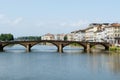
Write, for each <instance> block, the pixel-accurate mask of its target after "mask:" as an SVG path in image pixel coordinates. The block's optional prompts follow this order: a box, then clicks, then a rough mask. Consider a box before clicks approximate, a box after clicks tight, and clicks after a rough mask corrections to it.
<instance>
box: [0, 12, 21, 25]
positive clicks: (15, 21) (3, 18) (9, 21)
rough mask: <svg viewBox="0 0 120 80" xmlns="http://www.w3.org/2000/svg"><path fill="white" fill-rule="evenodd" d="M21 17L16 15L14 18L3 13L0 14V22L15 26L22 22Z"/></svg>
mask: <svg viewBox="0 0 120 80" xmlns="http://www.w3.org/2000/svg"><path fill="white" fill-rule="evenodd" d="M22 20H23V18H22V17H17V18H16V19H13V20H12V19H10V18H8V17H7V16H6V15H4V14H0V24H5V25H10V26H15V25H18V24H20V23H21V22H22Z"/></svg>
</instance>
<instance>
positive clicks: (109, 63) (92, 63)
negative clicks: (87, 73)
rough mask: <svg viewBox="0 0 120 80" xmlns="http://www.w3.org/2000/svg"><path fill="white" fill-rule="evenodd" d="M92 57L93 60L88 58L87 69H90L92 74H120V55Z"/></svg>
mask: <svg viewBox="0 0 120 80" xmlns="http://www.w3.org/2000/svg"><path fill="white" fill-rule="evenodd" d="M102 53H103V52H102ZM90 55H92V58H91V56H88V58H87V62H88V64H87V67H90V68H91V70H92V72H98V71H99V70H107V71H112V72H113V73H120V54H112V55H111V54H108V53H107V54H101V53H100V54H99V53H93V54H92V53H91V54H90Z"/></svg>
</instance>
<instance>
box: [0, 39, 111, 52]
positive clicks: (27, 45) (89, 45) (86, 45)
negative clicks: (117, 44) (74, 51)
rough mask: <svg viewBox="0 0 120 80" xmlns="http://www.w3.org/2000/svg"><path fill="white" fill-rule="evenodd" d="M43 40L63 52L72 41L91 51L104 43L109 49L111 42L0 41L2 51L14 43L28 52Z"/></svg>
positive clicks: (106, 48)
mask: <svg viewBox="0 0 120 80" xmlns="http://www.w3.org/2000/svg"><path fill="white" fill-rule="evenodd" d="M42 42H48V43H52V44H53V45H55V46H56V47H57V51H58V52H60V53H62V52H63V48H64V47H65V46H67V45H69V44H72V43H77V44H79V45H81V46H82V47H83V48H84V51H90V49H91V48H92V47H93V46H95V45H102V46H104V47H105V50H109V46H110V44H109V43H106V42H80V41H59V40H39V41H6V42H0V51H3V48H4V47H5V46H7V45H12V44H20V45H23V46H24V47H25V48H26V50H27V52H30V51H31V48H32V47H33V46H34V45H36V44H39V43H42Z"/></svg>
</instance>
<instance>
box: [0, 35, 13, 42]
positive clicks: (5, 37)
mask: <svg viewBox="0 0 120 80" xmlns="http://www.w3.org/2000/svg"><path fill="white" fill-rule="evenodd" d="M10 40H14V37H13V35H12V34H0V41H10Z"/></svg>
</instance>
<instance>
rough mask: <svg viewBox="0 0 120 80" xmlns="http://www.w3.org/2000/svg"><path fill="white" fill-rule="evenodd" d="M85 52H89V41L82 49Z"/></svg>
mask: <svg viewBox="0 0 120 80" xmlns="http://www.w3.org/2000/svg"><path fill="white" fill-rule="evenodd" d="M84 51H85V52H90V51H91V47H90V43H87V44H86V48H85V49H84Z"/></svg>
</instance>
